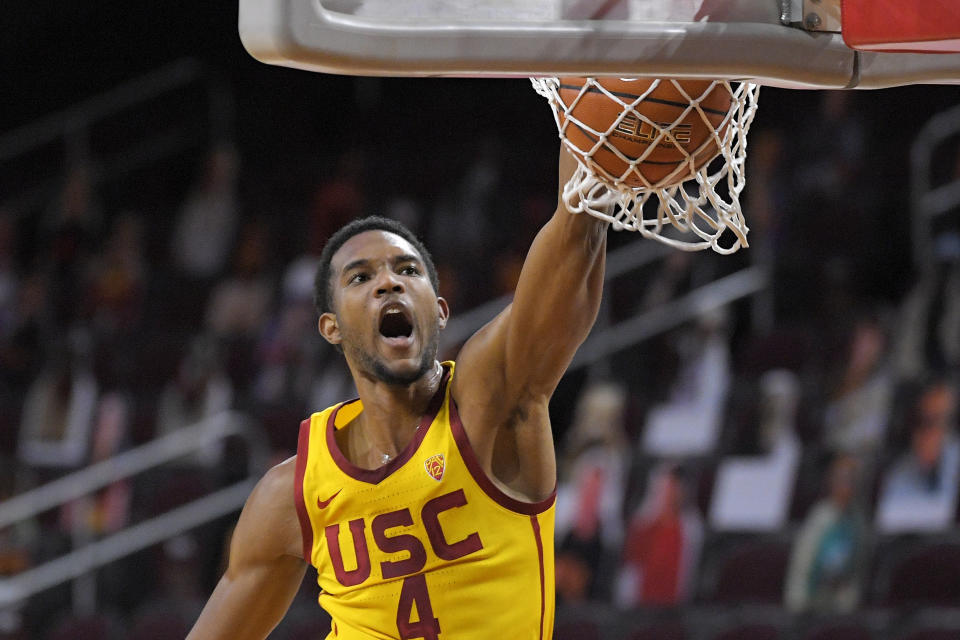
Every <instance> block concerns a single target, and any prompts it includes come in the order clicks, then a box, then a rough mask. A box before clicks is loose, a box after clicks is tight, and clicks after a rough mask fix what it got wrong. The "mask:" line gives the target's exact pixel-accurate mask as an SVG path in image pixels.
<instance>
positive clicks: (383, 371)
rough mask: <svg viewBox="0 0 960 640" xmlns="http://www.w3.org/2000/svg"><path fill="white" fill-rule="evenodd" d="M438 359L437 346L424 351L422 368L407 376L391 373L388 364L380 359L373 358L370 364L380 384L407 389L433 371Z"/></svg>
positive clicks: (421, 360)
mask: <svg viewBox="0 0 960 640" xmlns="http://www.w3.org/2000/svg"><path fill="white" fill-rule="evenodd" d="M436 359H437V345H436V344H433V345H431V347H429V348H427V349H424V351H423V354H422V355H421V356H420V366H419V367H417V368H416V369H415V370H413V371H410V372H409V373H406V374H402V373H395V372H393V371H391V370H390V369H389V368H388V367H387V364H386V363H385V362H384V361H383V360H380V359H378V358H371V360H372V362H371V363H370V364H371V365H372V366H371V370H372V371H373V375H374V376H376V378H377V380H379V381H380V382H385V383H386V384H389V385H393V386H397V387H406V386H409V385H411V384H413V383H414V382H416V381H417V380H419V379H420V378H421V377H422V376H423V375H424V374H425V373H427V372H428V371H430V370H432V369H433V363H434V361H435V360H436Z"/></svg>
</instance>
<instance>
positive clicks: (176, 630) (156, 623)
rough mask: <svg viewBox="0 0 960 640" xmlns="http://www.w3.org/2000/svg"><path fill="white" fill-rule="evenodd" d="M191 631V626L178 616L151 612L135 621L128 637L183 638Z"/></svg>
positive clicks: (158, 639)
mask: <svg viewBox="0 0 960 640" xmlns="http://www.w3.org/2000/svg"><path fill="white" fill-rule="evenodd" d="M189 632H190V627H189V626H188V625H187V624H185V623H184V622H183V621H182V620H180V619H179V618H178V617H177V616H174V615H162V614H159V613H150V614H146V615H141V616H139V617H137V618H136V619H135V620H134V621H133V623H132V624H131V625H130V631H129V634H128V637H130V638H137V640H181V639H182V638H185V637H186V635H187V634H188V633H189Z"/></svg>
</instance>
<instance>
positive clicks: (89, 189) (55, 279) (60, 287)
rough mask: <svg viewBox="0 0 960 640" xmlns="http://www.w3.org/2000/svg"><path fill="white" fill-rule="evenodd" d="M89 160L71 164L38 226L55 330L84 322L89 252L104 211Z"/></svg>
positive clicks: (97, 233)
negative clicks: (43, 250) (54, 292)
mask: <svg viewBox="0 0 960 640" xmlns="http://www.w3.org/2000/svg"><path fill="white" fill-rule="evenodd" d="M92 172H93V169H92V167H91V166H90V163H89V161H87V160H79V161H76V162H75V163H73V164H71V166H70V167H69V168H68V171H67V175H66V176H65V180H64V184H63V188H62V190H61V191H60V193H59V194H58V195H57V197H56V198H55V199H54V201H53V203H52V204H51V206H50V208H49V209H48V211H47V213H46V216H45V217H44V220H43V221H42V222H41V226H40V230H39V231H40V243H39V244H41V246H43V247H44V248H45V251H46V253H45V255H44V256H43V257H42V260H41V267H40V268H41V269H43V271H44V273H45V275H46V276H47V277H48V278H49V280H50V287H51V290H53V291H56V292H57V295H56V296H55V297H52V298H51V307H52V309H51V311H52V319H53V321H54V323H55V326H56V327H57V329H58V330H65V328H66V327H70V326H71V325H73V324H75V323H76V322H78V321H82V320H85V318H83V315H82V314H83V313H84V312H87V311H89V306H88V305H87V304H86V302H87V300H86V290H85V288H86V276H87V269H88V267H89V260H90V255H91V252H92V251H93V249H94V247H95V246H96V244H97V240H98V239H99V237H100V234H101V229H102V225H103V212H102V210H101V207H100V203H99V200H98V198H97V194H96V193H95V191H94V182H93V176H92Z"/></svg>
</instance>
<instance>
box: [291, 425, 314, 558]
mask: <svg viewBox="0 0 960 640" xmlns="http://www.w3.org/2000/svg"><path fill="white" fill-rule="evenodd" d="M309 451H310V419H309V418H307V419H306V420H304V421H303V422H301V423H300V435H299V436H298V438H297V464H296V471H295V472H294V476H293V501H294V503H295V504H296V505H297V519H298V520H299V521H300V537H301V538H302V539H303V559H304V560H306V561H307V564H313V562H312V561H311V556H312V555H313V527H312V526H311V525H310V516H309V515H307V505H306V503H305V502H304V500H303V476H304V473H306V470H307V454H308V453H309Z"/></svg>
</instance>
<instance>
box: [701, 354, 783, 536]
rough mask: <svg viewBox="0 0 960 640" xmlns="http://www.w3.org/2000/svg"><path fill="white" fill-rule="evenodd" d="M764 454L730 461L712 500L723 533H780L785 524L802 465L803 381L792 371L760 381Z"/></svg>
mask: <svg viewBox="0 0 960 640" xmlns="http://www.w3.org/2000/svg"><path fill="white" fill-rule="evenodd" d="M760 393H761V398H760V421H759V424H758V425H757V428H758V434H759V441H760V450H761V452H760V455H750V456H748V455H741V456H729V457H726V458H724V459H723V460H722V461H721V463H720V465H719V467H718V469H717V478H716V482H715V483H714V490H713V498H712V499H711V501H710V523H711V524H712V525H713V527H714V528H716V529H717V530H736V531H777V530H779V529H780V528H781V527H782V526H783V525H784V524H785V523H786V519H787V515H788V512H789V505H790V499H791V496H792V493H793V486H794V482H795V480H796V474H797V467H798V465H799V461H800V452H801V447H800V442H799V440H798V439H797V436H796V431H795V423H796V414H797V406H798V404H799V402H800V383H799V381H798V380H797V376H796V375H795V374H794V373H792V372H791V371H788V370H786V369H774V370H772V371H768V372H766V373H765V374H763V376H762V377H761V379H760Z"/></svg>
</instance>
